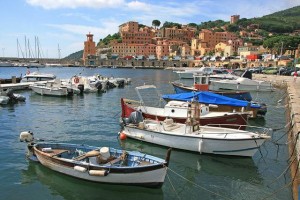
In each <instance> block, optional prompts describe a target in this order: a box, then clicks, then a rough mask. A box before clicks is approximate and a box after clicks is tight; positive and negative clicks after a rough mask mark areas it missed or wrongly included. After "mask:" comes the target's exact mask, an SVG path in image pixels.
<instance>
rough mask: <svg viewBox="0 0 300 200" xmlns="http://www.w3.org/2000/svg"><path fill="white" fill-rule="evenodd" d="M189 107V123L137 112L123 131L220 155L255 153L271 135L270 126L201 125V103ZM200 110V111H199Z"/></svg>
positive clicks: (170, 145)
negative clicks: (145, 117) (144, 115)
mask: <svg viewBox="0 0 300 200" xmlns="http://www.w3.org/2000/svg"><path fill="white" fill-rule="evenodd" d="M194 103H195V104H192V106H191V107H189V111H188V113H189V114H188V120H187V123H186V124H180V123H175V122H174V121H173V119H165V120H164V121H157V120H148V119H143V117H142V114H141V113H139V112H137V113H136V114H134V115H133V116H136V119H135V120H133V121H131V122H129V123H125V124H124V125H123V130H122V131H121V132H120V135H121V134H125V135H126V136H127V137H129V138H133V139H137V140H140V141H144V142H149V143H153V144H158V145H162V146H167V147H172V148H177V149H182V150H188V151H194V152H199V153H210V154H219V155H231V156H245V157H252V156H253V155H254V154H255V153H256V152H257V150H258V149H259V147H260V146H261V145H262V144H263V143H264V141H265V140H266V139H268V138H270V136H269V134H270V133H269V132H270V130H269V129H267V128H259V127H248V128H252V129H253V130H254V128H256V130H255V131H253V132H251V131H245V130H238V129H230V128H222V127H213V126H199V123H198V122H199V117H197V116H198V114H199V112H200V110H199V106H193V105H197V104H199V103H197V102H194ZM197 113H198V114H197Z"/></svg>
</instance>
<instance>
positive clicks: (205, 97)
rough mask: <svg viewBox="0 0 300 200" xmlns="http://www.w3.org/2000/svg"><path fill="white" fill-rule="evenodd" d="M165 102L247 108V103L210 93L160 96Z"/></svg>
mask: <svg viewBox="0 0 300 200" xmlns="http://www.w3.org/2000/svg"><path fill="white" fill-rule="evenodd" d="M162 98H163V99H165V100H177V101H191V100H192V99H193V98H194V99H197V100H198V101H199V102H200V103H203V104H215V105H228V106H239V107H246V106H249V104H250V103H249V102H248V101H243V100H238V99H233V98H230V97H225V96H222V95H218V94H214V93H212V92H206V91H204V92H188V93H181V94H165V95H163V96H162ZM260 107H261V106H260V104H257V103H251V108H260Z"/></svg>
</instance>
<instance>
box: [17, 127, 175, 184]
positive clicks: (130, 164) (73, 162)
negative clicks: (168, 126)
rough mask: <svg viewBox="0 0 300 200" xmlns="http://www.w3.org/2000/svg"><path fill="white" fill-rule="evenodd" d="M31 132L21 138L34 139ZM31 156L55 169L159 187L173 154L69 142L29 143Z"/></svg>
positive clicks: (101, 179)
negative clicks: (164, 155) (152, 153)
mask: <svg viewBox="0 0 300 200" xmlns="http://www.w3.org/2000/svg"><path fill="white" fill-rule="evenodd" d="M30 134H31V133H30V132H22V133H21V135H20V140H21V141H26V142H31V141H32V140H31V139H27V138H28V137H27V136H29V137H30ZM28 150H29V151H28V158H30V160H34V161H38V162H40V163H41V164H42V165H43V166H45V167H48V168H50V169H52V170H54V171H57V172H60V173H63V174H66V175H69V176H73V177H76V178H79V179H83V180H88V181H93V182H100V183H110V184H126V185H138V186H145V187H154V188H159V187H161V186H162V185H163V183H164V179H165V176H166V173H167V167H168V163H169V158H170V152H171V151H170V150H169V151H168V154H167V157H166V160H164V159H161V158H158V157H155V156H151V155H148V154H144V153H141V152H137V151H124V150H119V149H115V148H111V147H93V146H88V145H78V144H66V143H44V142H43V143H28Z"/></svg>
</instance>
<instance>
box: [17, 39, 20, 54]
mask: <svg viewBox="0 0 300 200" xmlns="http://www.w3.org/2000/svg"><path fill="white" fill-rule="evenodd" d="M17 52H18V58H20V56H19V40H18V38H17Z"/></svg>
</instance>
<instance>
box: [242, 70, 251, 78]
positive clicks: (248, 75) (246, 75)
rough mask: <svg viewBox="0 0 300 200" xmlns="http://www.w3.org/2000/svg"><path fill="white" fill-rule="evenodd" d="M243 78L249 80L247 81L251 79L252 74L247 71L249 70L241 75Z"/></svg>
mask: <svg viewBox="0 0 300 200" xmlns="http://www.w3.org/2000/svg"><path fill="white" fill-rule="evenodd" d="M243 77H244V78H249V79H252V72H251V71H249V70H246V71H245V72H244V74H243Z"/></svg>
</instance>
